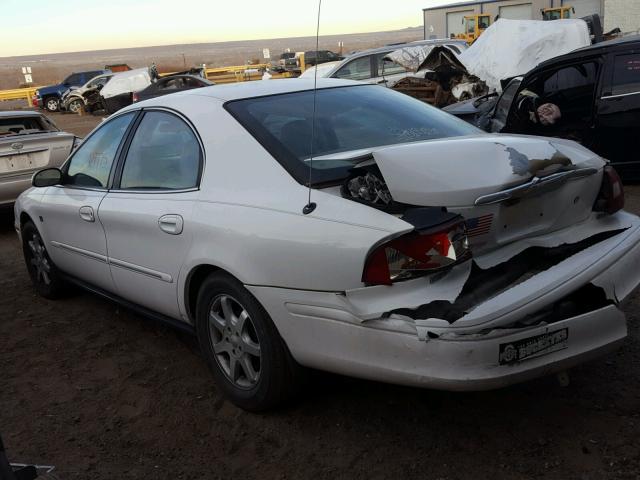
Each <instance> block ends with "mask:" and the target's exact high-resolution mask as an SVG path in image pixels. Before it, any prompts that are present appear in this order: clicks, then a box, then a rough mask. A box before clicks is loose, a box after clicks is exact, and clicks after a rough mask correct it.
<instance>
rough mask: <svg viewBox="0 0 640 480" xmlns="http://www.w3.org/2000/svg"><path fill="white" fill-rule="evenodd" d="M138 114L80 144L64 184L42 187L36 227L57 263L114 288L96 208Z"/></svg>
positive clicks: (76, 274)
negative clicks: (43, 190)
mask: <svg viewBox="0 0 640 480" xmlns="http://www.w3.org/2000/svg"><path fill="white" fill-rule="evenodd" d="M135 116H136V112H129V113H126V114H124V115H120V116H117V117H115V118H113V119H111V120H109V121H107V122H105V123H104V124H103V125H102V126H100V127H99V128H98V129H97V130H95V131H94V132H93V133H92V134H91V135H90V136H89V137H88V138H87V139H86V140H85V141H84V142H83V143H82V145H81V146H80V147H79V148H78V150H76V152H75V153H74V154H73V155H72V156H71V158H70V159H69V160H67V162H66V164H65V165H64V167H63V169H62V171H63V182H62V184H61V185H56V186H53V187H48V188H47V190H46V191H45V192H44V194H43V197H42V210H41V212H40V215H39V220H40V223H39V225H38V227H39V229H40V232H41V233H42V236H43V238H44V241H45V243H46V246H47V250H48V252H49V255H50V256H51V259H52V260H53V262H54V263H55V265H56V266H57V267H58V268H59V269H60V270H62V271H63V272H65V273H67V274H70V275H72V276H74V277H76V278H78V279H80V280H82V281H84V282H87V283H89V284H91V285H94V286H96V287H99V288H101V289H103V290H107V291H110V292H114V290H115V288H114V284H113V279H112V277H111V272H110V269H109V263H108V259H107V243H106V237H105V232H104V228H103V226H102V222H101V221H100V218H99V217H98V208H99V206H100V203H101V202H102V200H103V199H104V197H105V195H106V194H107V190H108V188H109V182H110V177H111V172H112V167H113V165H114V160H115V158H116V156H117V154H118V152H119V150H120V148H121V145H122V143H123V139H124V138H125V135H126V133H127V131H128V129H129V127H130V125H131V124H132V122H133V119H134V118H135Z"/></svg>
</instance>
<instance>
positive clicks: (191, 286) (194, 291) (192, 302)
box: [184, 265, 224, 322]
mask: <svg viewBox="0 0 640 480" xmlns="http://www.w3.org/2000/svg"><path fill="white" fill-rule="evenodd" d="M220 271H224V270H222V269H221V268H219V267H216V266H214V265H198V266H197V267H195V268H193V269H192V270H191V272H189V275H187V281H186V285H185V291H184V304H185V306H186V307H187V316H188V317H189V318H190V319H191V321H194V322H195V315H196V303H197V301H198V292H199V291H200V286H201V285H202V282H204V281H205V279H206V278H207V277H208V276H209V275H211V274H212V273H214V272H220Z"/></svg>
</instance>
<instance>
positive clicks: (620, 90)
mask: <svg viewBox="0 0 640 480" xmlns="http://www.w3.org/2000/svg"><path fill="white" fill-rule="evenodd" d="M636 92H640V53H633V54H628V55H618V56H617V57H616V58H615V61H614V62H613V89H612V92H611V93H612V94H613V95H624V94H625V93H636Z"/></svg>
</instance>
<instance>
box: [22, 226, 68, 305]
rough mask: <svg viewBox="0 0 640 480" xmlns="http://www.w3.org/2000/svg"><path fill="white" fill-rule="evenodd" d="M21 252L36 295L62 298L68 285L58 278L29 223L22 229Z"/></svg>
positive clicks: (34, 228)
mask: <svg viewBox="0 0 640 480" xmlns="http://www.w3.org/2000/svg"><path fill="white" fill-rule="evenodd" d="M22 251H23V254H24V261H25V263H26V264H27V271H28V272H29V276H30V277H31V282H32V283H33V286H34V287H35V289H36V291H37V292H38V294H39V295H41V296H43V297H45V298H50V299H54V298H60V297H61V296H63V295H64V294H65V293H66V292H67V290H68V285H67V283H66V282H65V281H64V280H63V279H62V278H60V275H59V274H58V271H57V269H56V266H55V265H54V264H53V262H52V261H51V258H50V257H49V254H48V253H47V249H46V248H45V246H44V241H43V240H42V237H41V236H40V233H39V232H38V229H37V228H36V226H35V225H34V224H33V222H31V221H28V222H27V223H25V225H24V226H23V227H22Z"/></svg>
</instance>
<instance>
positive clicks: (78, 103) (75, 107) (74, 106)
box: [68, 99, 84, 113]
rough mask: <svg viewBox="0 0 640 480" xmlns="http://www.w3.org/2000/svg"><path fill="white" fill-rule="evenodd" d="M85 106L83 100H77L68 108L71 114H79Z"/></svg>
mask: <svg viewBox="0 0 640 480" xmlns="http://www.w3.org/2000/svg"><path fill="white" fill-rule="evenodd" d="M83 106H84V104H83V103H82V100H79V99H75V100H72V101H71V103H69V107H68V108H69V111H70V112H71V113H78V112H79V111H80V109H81V108H82V107H83Z"/></svg>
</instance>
